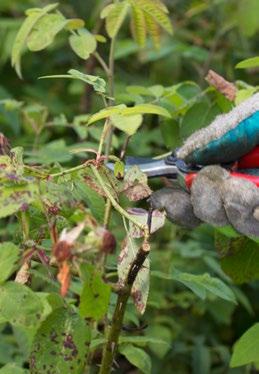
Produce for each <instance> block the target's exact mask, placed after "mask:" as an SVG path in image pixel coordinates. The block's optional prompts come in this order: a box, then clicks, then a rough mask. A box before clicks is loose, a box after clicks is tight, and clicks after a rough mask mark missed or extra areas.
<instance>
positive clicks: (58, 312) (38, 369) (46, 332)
mask: <svg viewBox="0 0 259 374" xmlns="http://www.w3.org/2000/svg"><path fill="white" fill-rule="evenodd" d="M89 344H90V329H89V327H88V325H87V323H86V321H84V320H83V319H82V318H81V317H80V316H79V315H78V314H77V313H75V312H74V311H73V310H71V309H69V308H57V309H55V310H54V311H53V312H52V313H51V314H50V315H49V316H48V318H47V319H46V320H45V321H44V322H43V323H42V325H41V327H40V328H39V330H38V331H37V334H36V336H35V338H34V343H33V347H32V351H31V357H30V373H31V374H45V373H47V372H48V371H49V372H52V371H53V368H55V373H71V374H79V373H82V372H83V369H84V367H85V357H86V354H87V352H88V349H89Z"/></svg>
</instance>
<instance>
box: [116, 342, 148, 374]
mask: <svg viewBox="0 0 259 374" xmlns="http://www.w3.org/2000/svg"><path fill="white" fill-rule="evenodd" d="M119 350H120V353H121V354H123V356H125V357H126V359H127V360H128V361H129V362H130V363H131V364H132V365H134V366H136V367H137V368H138V369H140V371H141V372H142V373H145V374H150V373H151V366H152V364H151V359H150V357H149V355H148V354H147V353H146V352H145V351H144V350H143V349H141V348H137V347H134V345H129V344H127V345H122V346H121V347H120V348H119Z"/></svg>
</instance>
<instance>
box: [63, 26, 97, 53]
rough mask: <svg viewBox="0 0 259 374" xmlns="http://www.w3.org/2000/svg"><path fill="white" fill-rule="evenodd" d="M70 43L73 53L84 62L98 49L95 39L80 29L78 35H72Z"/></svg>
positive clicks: (86, 31)
mask: <svg viewBox="0 0 259 374" xmlns="http://www.w3.org/2000/svg"><path fill="white" fill-rule="evenodd" d="M69 43H70V46H71V48H72V49H73V51H74V52H75V53H76V54H77V55H78V56H79V57H81V58H82V59H83V60H87V59H88V58H89V56H90V54H91V53H93V52H94V51H95V50H96V47H97V42H96V39H95V37H94V36H93V35H92V34H91V33H90V32H89V31H88V30H86V29H79V30H78V31H77V33H76V34H73V35H71V36H70V37H69Z"/></svg>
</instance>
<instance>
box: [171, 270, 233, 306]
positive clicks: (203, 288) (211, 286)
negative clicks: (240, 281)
mask: <svg viewBox="0 0 259 374" xmlns="http://www.w3.org/2000/svg"><path fill="white" fill-rule="evenodd" d="M173 278H174V279H175V280H177V281H178V282H180V283H182V284H184V285H185V286H186V287H188V288H190V289H191V290H192V291H193V292H194V293H195V294H196V295H197V296H199V297H200V298H201V299H205V298H206V296H207V292H208V291H209V292H211V293H212V294H213V295H215V296H218V297H220V298H222V299H224V300H227V301H230V302H232V303H236V298H235V295H234V293H233V291H232V290H231V289H230V288H229V287H228V286H227V285H226V284H225V283H224V282H222V280H220V279H218V278H215V277H212V276H211V275H209V274H208V273H205V274H202V275H196V274H189V273H182V272H179V271H178V270H177V271H176V270H175V271H174V272H173Z"/></svg>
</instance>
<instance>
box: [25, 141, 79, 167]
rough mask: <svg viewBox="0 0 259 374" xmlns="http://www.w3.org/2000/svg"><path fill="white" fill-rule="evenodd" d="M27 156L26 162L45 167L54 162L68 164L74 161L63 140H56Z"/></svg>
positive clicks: (28, 153)
mask: <svg viewBox="0 0 259 374" xmlns="http://www.w3.org/2000/svg"><path fill="white" fill-rule="evenodd" d="M26 154H27V155H28V156H29V157H27V158H26V162H29V163H40V164H45V165H48V164H52V163H54V162H68V161H70V160H72V157H73V156H72V155H71V153H70V152H69V149H68V147H67V146H66V143H65V141H64V140H63V139H60V140H54V141H53V142H50V143H48V144H47V145H45V146H44V147H42V148H40V149H39V150H38V151H31V152H29V151H27V152H26Z"/></svg>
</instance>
